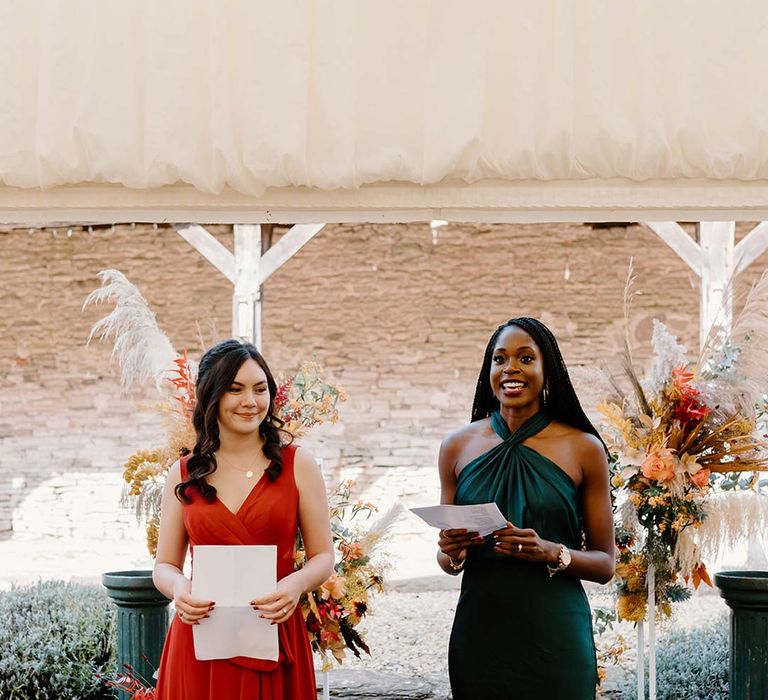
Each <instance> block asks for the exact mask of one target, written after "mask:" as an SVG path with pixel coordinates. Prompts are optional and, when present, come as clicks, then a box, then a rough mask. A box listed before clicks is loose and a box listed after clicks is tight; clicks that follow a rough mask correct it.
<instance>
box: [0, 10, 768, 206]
mask: <svg viewBox="0 0 768 700" xmlns="http://www.w3.org/2000/svg"><path fill="white" fill-rule="evenodd" d="M764 16H765V8H764V5H763V4H762V3H760V2H758V1H757V0H744V1H743V2H739V3H722V2H714V1H713V0H705V1H703V2H702V1H701V0H695V1H694V0H678V1H677V2H660V1H652V2H642V3H637V2H635V3H628V2H618V3H606V2H604V1H603V0H583V1H582V2H571V0H549V1H544V2H537V3H528V2H523V1H522V0H489V1H488V2H482V3H466V2H458V1H456V0H407V1H406V0H390V1H389V2H386V3H371V2H347V3H333V2H323V1H322V0H306V1H305V2H296V1H293V2H291V1H288V2H279V3H275V2H266V0H248V1H247V2H246V1H245V0H242V1H236V2H225V3H222V2H216V1H215V0H192V1H190V0H163V1H162V2H157V1H156V0H114V1H110V2H94V1H93V0H69V1H68V2H65V3H64V2H58V1H55V0H8V1H7V2H4V3H2V4H0V44H1V45H2V46H3V50H2V52H0V85H2V86H3V90H2V99H0V183H3V184H5V185H6V186H12V187H20V188H40V187H42V188H48V187H53V186H56V185H65V184H74V183H117V184H120V185H124V186H126V187H129V188H143V189H153V188H158V187H161V186H163V185H169V184H172V183H187V184H189V185H192V186H193V187H194V188H196V189H197V190H199V191H201V192H205V193H217V192H221V191H222V190H224V189H225V188H227V189H231V190H234V191H237V192H239V193H244V194H247V195H250V196H259V195H261V194H262V193H263V192H264V191H265V189H266V188H288V187H297V186H308V187H312V188H321V189H323V190H336V189H338V188H344V189H348V190H351V189H354V188H357V187H360V186H361V185H364V184H366V183H387V182H393V181H394V182H401V183H414V184H416V185H425V184H429V183H440V182H443V181H450V182H458V183H471V182H476V181H481V180H493V181H500V182H538V181H573V180H585V181H590V182H592V183H593V184H594V188H593V189H592V190H591V191H590V192H589V193H588V194H589V196H590V197H592V199H594V198H595V197H596V196H598V195H599V191H600V187H601V183H602V182H604V181H609V180H615V179H618V180H629V181H634V182H641V181H646V180H654V181H671V180H679V179H697V180H703V181H726V180H727V181H729V182H731V183H734V182H735V183H739V182H745V181H764V180H768V116H766V115H768V88H767V87H766V85H765V80H764V76H763V65H764V52H765V46H766V45H767V44H768V23H766V22H764V21H762V18H763V17H764ZM418 196H419V195H418V194H414V201H417V198H418ZM586 198H587V196H586V195H585V199H586Z"/></svg>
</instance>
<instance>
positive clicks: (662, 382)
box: [598, 266, 768, 622]
mask: <svg viewBox="0 0 768 700" xmlns="http://www.w3.org/2000/svg"><path fill="white" fill-rule="evenodd" d="M633 284H634V273H633V270H632V267H631V266H630V273H629V277H628V280H627V286H626V292H625V298H624V316H625V328H626V329H628V328H629V315H630V311H631V305H632V300H633V298H634V296H635V294H636V293H635V291H634V288H633ZM652 346H653V360H652V365H651V369H650V372H649V373H648V375H647V376H646V377H644V378H642V379H641V378H640V375H639V373H638V372H637V370H636V368H635V365H634V362H633V358H632V350H631V345H630V342H629V333H628V330H627V332H626V335H625V341H624V358H623V359H624V363H623V364H624V367H623V369H624V379H625V380H626V384H627V385H628V387H629V388H628V389H627V390H625V389H623V388H622V387H621V386H620V382H619V381H617V380H616V379H615V378H613V377H611V378H610V383H611V386H612V389H613V395H612V396H611V397H610V398H608V399H606V400H604V401H602V402H601V403H600V405H599V406H598V410H599V411H600V413H601V414H602V416H603V434H604V436H605V438H606V441H607V444H608V445H609V448H610V449H611V450H613V451H615V457H616V458H615V459H614V460H612V477H611V483H612V485H613V487H614V488H615V489H616V491H617V494H618V499H617V501H618V509H619V520H620V522H619V526H618V527H617V546H618V563H617V568H616V577H617V581H618V596H619V598H618V604H617V612H618V614H619V617H621V618H622V619H624V620H631V621H634V622H637V621H640V620H643V619H645V617H646V615H647V613H648V600H647V598H648V592H647V591H648V587H647V577H648V574H649V567H650V566H653V569H654V577H655V591H656V593H655V595H656V600H655V606H654V607H655V609H656V611H657V612H658V613H662V614H665V615H667V616H668V615H670V614H671V604H672V603H674V602H675V601H678V600H682V599H685V598H687V597H688V596H689V595H690V588H689V584H692V585H693V586H694V588H696V587H698V586H699V584H700V583H701V582H704V583H707V584H709V585H711V581H710V579H709V575H708V573H707V569H706V565H705V561H704V560H705V558H706V557H711V556H713V555H714V554H716V552H717V549H718V547H719V546H720V544H719V543H720V542H722V541H723V540H728V539H730V540H731V541H732V540H734V539H738V538H739V537H741V536H743V535H744V534H746V533H747V532H751V533H753V534H755V533H757V532H765V531H766V530H767V529H768V516H767V515H766V513H767V511H768V500H766V497H765V496H763V495H762V494H760V493H759V491H758V490H757V489H756V486H757V485H758V481H759V480H758V477H757V476H756V474H757V473H758V472H760V471H762V470H765V469H766V468H768V446H767V445H766V442H765V439H764V436H763V435H762V434H761V432H760V430H759V422H760V417H761V411H762V409H763V407H764V406H765V400H766V393H767V392H768V353H766V352H765V348H766V347H768V275H764V276H763V277H762V278H761V279H760V281H759V282H758V283H757V284H756V285H755V286H754V287H753V288H752V289H751V290H750V292H749V293H748V294H747V295H746V298H745V300H744V306H743V309H742V311H741V313H740V314H739V316H738V317H737V318H736V320H735V322H734V324H733V330H732V332H731V334H730V336H728V337H726V336H725V335H724V334H723V333H722V330H721V329H720V328H719V327H718V326H714V327H713V329H712V330H711V332H710V334H709V337H708V338H707V340H706V342H705V343H704V346H703V349H702V351H701V353H700V354H699V356H698V358H697V359H696V360H695V361H693V362H691V361H689V360H688V359H687V356H686V350H685V348H684V347H683V346H682V345H680V344H679V343H678V342H677V339H676V338H675V337H674V336H673V335H672V334H671V333H670V332H669V331H668V330H667V328H666V327H665V326H664V324H662V323H660V322H659V321H654V328H653V337H652ZM745 473H746V474H748V476H746V477H744V476H743V474H745ZM734 486H737V487H739V488H741V489H742V490H744V489H746V490H747V491H749V493H747V492H743V493H742V494H741V497H740V499H739V501H740V502H746V501H749V503H750V505H749V506H747V512H749V513H751V514H752V519H751V520H750V521H749V522H745V521H744V520H742V519H741V518H739V519H738V521H737V522H734V520H733V519H732V518H731V519H729V518H727V517H723V516H724V510H725V509H727V507H728V506H727V501H728V499H732V498H733V494H728V493H725V491H727V490H728V489H733V488H734Z"/></svg>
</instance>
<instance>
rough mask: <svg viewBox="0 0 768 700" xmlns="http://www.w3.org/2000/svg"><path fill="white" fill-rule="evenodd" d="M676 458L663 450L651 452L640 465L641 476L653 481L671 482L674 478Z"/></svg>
mask: <svg viewBox="0 0 768 700" xmlns="http://www.w3.org/2000/svg"><path fill="white" fill-rule="evenodd" d="M675 461H676V457H675V455H674V454H673V453H672V450H669V449H663V450H658V451H657V452H651V454H649V455H648V456H647V457H646V458H645V459H644V460H643V464H642V467H641V469H642V472H643V476H644V477H645V478H646V479H653V480H655V481H671V480H672V479H674V478H675Z"/></svg>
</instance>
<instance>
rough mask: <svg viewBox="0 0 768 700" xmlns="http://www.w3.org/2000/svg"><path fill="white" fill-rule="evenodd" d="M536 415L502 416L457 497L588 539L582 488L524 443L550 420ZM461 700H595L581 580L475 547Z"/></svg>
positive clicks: (546, 533) (563, 539)
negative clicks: (510, 419)
mask: <svg viewBox="0 0 768 700" xmlns="http://www.w3.org/2000/svg"><path fill="white" fill-rule="evenodd" d="M549 422H550V419H549V418H548V417H546V416H545V415H544V414H541V413H539V414H536V415H534V416H532V417H531V418H530V419H528V420H527V421H526V422H525V423H523V425H521V426H520V427H519V428H518V429H517V430H516V431H515V432H514V433H510V431H509V428H508V426H507V424H506V422H505V421H504V420H503V418H502V417H501V415H500V414H499V413H498V412H496V413H494V414H493V415H492V416H491V426H492V428H493V430H494V432H495V433H496V434H497V435H498V436H499V437H500V438H501V440H502V442H500V443H499V444H498V445H497V446H496V447H494V448H492V449H491V450H489V451H488V452H486V453H485V454H482V455H480V456H479V457H477V458H476V459H474V460H473V461H472V462H470V463H469V464H467V465H466V466H465V467H464V468H463V469H462V470H461V472H460V473H459V477H458V483H457V488H456V496H455V503H456V504H458V505H468V504H473V503H487V502H490V501H493V502H495V503H496V504H497V505H498V506H499V509H500V510H501V512H502V513H503V514H504V515H505V517H506V518H507V519H508V520H509V521H510V522H512V523H513V524H514V525H516V526H518V527H522V528H529V527H530V528H533V529H534V530H536V532H537V533H538V534H539V536H540V537H542V538H543V539H545V540H549V541H551V542H556V543H560V544H564V545H566V546H567V547H569V548H571V549H578V548H579V545H580V519H579V506H578V490H577V488H576V485H575V484H574V482H573V480H572V479H571V478H570V476H568V475H567V474H566V473H565V472H564V471H563V470H562V469H561V468H560V467H559V466H558V465H557V464H555V463H554V462H553V461H552V460H550V459H548V458H547V457H544V456H543V455H541V454H539V453H538V452H536V451H535V450H533V449H531V448H530V447H527V446H526V445H524V444H523V442H524V441H525V440H527V439H528V438H530V437H532V436H533V435H535V434H536V433H538V432H540V431H541V430H543V429H544V428H546V426H547V425H548V424H549ZM448 663H449V671H450V677H451V689H452V691H453V698H454V700H498V699H499V698H510V700H539V699H540V698H542V697H551V698H568V700H593V698H594V696H595V685H596V681H597V665H596V657H595V647H594V640H593V637H592V615H591V612H590V609H589V602H588V601H587V597H586V595H585V593H584V589H583V588H582V586H581V582H580V581H579V580H578V579H576V578H573V577H570V576H568V575H567V574H564V573H560V574H557V575H555V576H554V577H550V576H549V574H548V573H547V570H546V566H545V565H544V564H542V563H541V562H527V561H523V560H519V559H515V558H514V557H510V556H507V555H502V554H497V553H495V552H494V551H493V541H492V539H491V538H490V537H489V538H486V542H485V544H484V545H480V546H475V547H470V548H468V550H467V560H466V563H465V565H464V574H463V577H462V582H461V594H460V596H459V602H458V604H457V606H456V616H455V618H454V623H453V629H452V630H451V639H450V644H449V652H448Z"/></svg>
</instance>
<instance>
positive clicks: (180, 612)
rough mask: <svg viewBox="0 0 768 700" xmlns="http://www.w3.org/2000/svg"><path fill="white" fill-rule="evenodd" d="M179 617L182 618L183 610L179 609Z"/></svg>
mask: <svg viewBox="0 0 768 700" xmlns="http://www.w3.org/2000/svg"><path fill="white" fill-rule="evenodd" d="M179 619H181V620H183V619H184V611H183V610H179Z"/></svg>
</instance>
